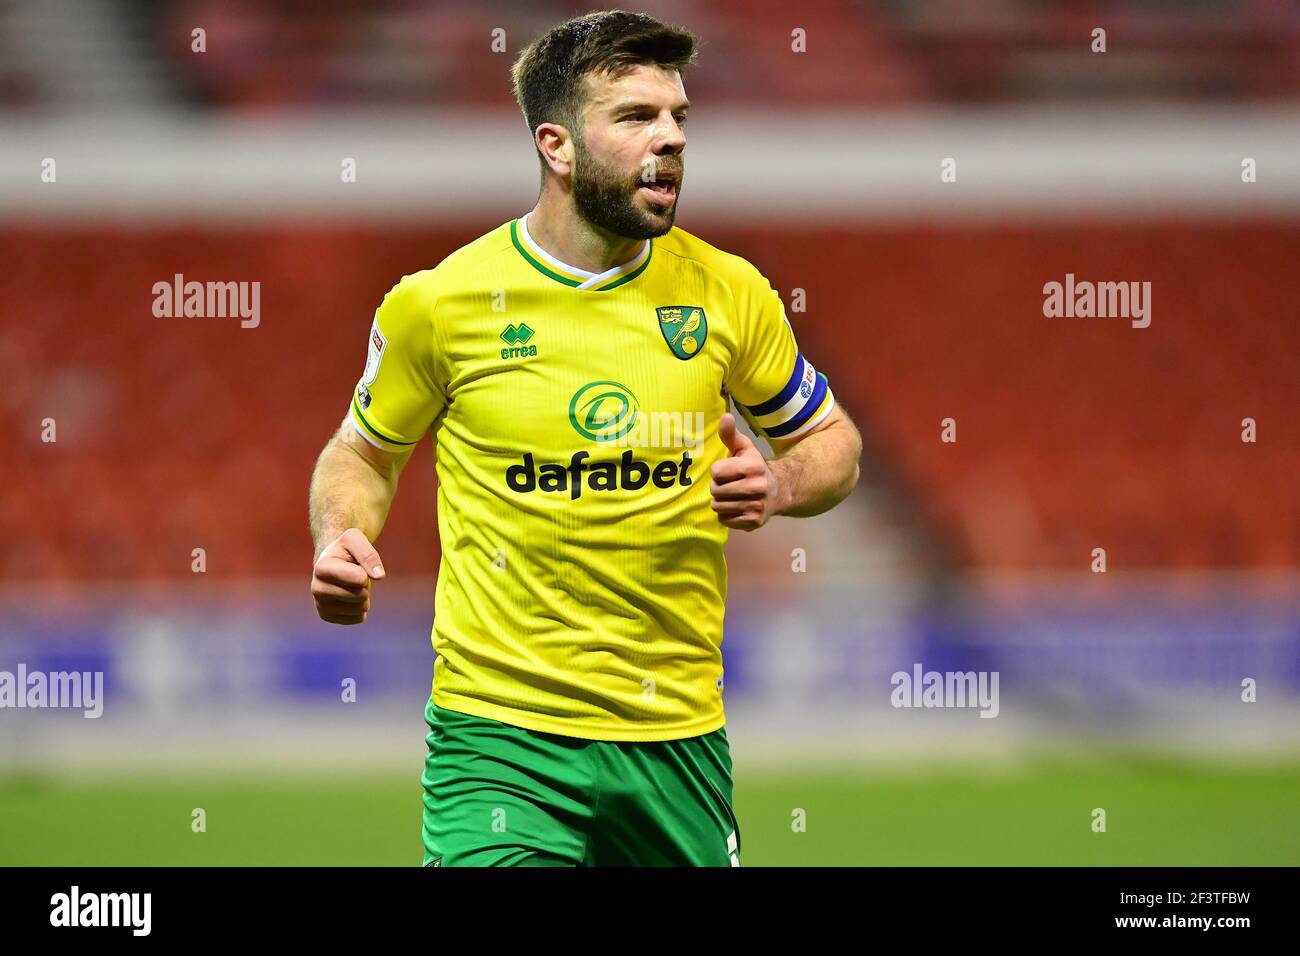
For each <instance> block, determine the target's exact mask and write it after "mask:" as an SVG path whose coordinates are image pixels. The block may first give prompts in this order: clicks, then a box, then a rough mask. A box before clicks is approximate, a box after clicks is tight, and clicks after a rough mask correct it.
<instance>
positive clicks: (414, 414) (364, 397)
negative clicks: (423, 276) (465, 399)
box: [352, 273, 446, 451]
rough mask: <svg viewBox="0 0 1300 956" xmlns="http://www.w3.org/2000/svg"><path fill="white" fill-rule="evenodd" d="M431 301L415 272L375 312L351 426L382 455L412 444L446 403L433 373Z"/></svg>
mask: <svg viewBox="0 0 1300 956" xmlns="http://www.w3.org/2000/svg"><path fill="white" fill-rule="evenodd" d="M435 304H436V297H435V296H434V295H433V294H432V293H431V292H430V290H429V289H428V286H427V283H422V282H421V281H420V279H419V274H418V273H417V274H415V275H409V276H406V277H404V278H403V279H402V280H401V281H400V282H398V283H397V285H395V286H394V287H393V288H392V289H391V290H390V291H389V293H388V294H387V295H386V296H384V301H383V302H382V303H381V304H380V306H379V309H378V310H377V311H376V312H375V319H374V322H373V323H371V326H370V340H369V342H368V344H367V353H366V367H365V370H364V371H363V372H362V373H361V380H360V381H359V382H357V387H356V391H354V392H353V394H352V424H353V426H354V427H355V428H356V430H357V432H358V433H360V435H361V437H362V438H364V439H365V440H366V441H368V442H370V444H372V445H375V446H376V447H378V448H382V449H385V450H386V451H403V450H405V449H407V448H409V447H410V446H412V445H414V444H416V443H417V442H418V441H419V440H420V439H421V438H422V437H423V436H424V434H425V432H427V431H428V430H429V427H430V426H431V425H432V424H433V420H434V419H435V418H436V417H437V416H438V413H439V412H441V411H442V409H443V407H444V406H445V405H446V399H445V397H444V394H443V390H442V389H441V387H440V386H439V384H438V381H437V378H436V375H435V366H436V363H435V361H434V357H435V356H434V335H433V313H434V305H435Z"/></svg>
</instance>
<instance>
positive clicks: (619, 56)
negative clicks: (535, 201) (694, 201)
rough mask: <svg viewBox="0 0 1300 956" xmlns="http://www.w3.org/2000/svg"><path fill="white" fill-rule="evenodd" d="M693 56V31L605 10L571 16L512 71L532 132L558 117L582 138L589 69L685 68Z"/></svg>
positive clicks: (525, 54)
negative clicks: (635, 67) (634, 67)
mask: <svg viewBox="0 0 1300 956" xmlns="http://www.w3.org/2000/svg"><path fill="white" fill-rule="evenodd" d="M694 59H695V37H694V36H693V35H692V34H691V33H690V32H689V31H687V30H683V29H682V28H680V27H674V26H668V25H667V24H664V23H661V22H660V21H658V20H656V19H655V18H654V17H652V16H649V15H647V14H644V13H628V12H626V11H624V10H600V11H597V12H596V13H588V14H586V15H585V16H581V17H574V18H573V19H572V20H566V21H565V22H564V23H561V24H559V25H558V26H555V27H552V28H551V29H550V30H548V31H547V32H546V33H544V34H542V35H541V36H540V37H538V38H537V39H536V40H534V41H533V42H532V43H530V44H528V46H527V47H525V48H524V51H523V52H522V53H520V54H519V58H518V59H517V60H515V63H514V66H513V67H511V70H510V75H511V78H512V79H513V80H514V88H515V99H516V100H518V101H519V108H520V109H521V110H523V112H524V121H525V122H527V123H528V131H529V132H530V133H534V134H535V133H536V132H537V127H539V126H541V125H542V124H543V123H556V124H558V125H560V126H563V127H564V128H565V129H567V130H568V131H569V132H570V133H572V134H573V135H574V136H575V137H578V138H579V139H581V137H582V122H581V120H582V110H583V106H584V99H585V95H586V90H585V78H586V77H587V76H588V75H591V74H609V75H612V76H617V75H618V74H619V73H622V72H624V71H625V70H627V69H628V68H630V67H633V66H638V65H649V66H659V67H663V68H664V69H667V70H677V71H679V72H682V71H685V69H686V67H688V66H689V65H690V64H691V63H692V62H693V61H694ZM539 157H540V153H539ZM543 165H545V161H543Z"/></svg>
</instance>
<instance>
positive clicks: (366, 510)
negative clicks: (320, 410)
mask: <svg viewBox="0 0 1300 956" xmlns="http://www.w3.org/2000/svg"><path fill="white" fill-rule="evenodd" d="M351 427H352V426H351V424H346V423H345V424H344V426H343V430H341V432H340V434H346V429H349V428H351ZM340 434H336V435H335V436H334V437H333V438H331V439H330V440H329V442H328V443H327V444H326V445H325V449H324V450H323V451H322V452H321V454H320V458H319V459H317V461H316V469H315V471H313V472H312V476H311V496H310V497H311V501H310V513H311V536H312V541H313V542H314V543H315V552H316V554H317V555H319V554H320V552H321V549H322V548H324V547H325V546H326V545H327V544H329V543H330V542H331V541H333V540H334V539H335V538H337V537H338V536H339V535H340V534H342V533H343V532H344V531H346V530H347V529H348V528H357V529H359V530H360V531H361V533H362V534H364V535H365V536H366V538H367V540H369V541H374V540H375V539H376V538H378V537H379V532H380V531H382V530H383V527H384V522H385V521H386V520H387V519H388V509H389V508H390V507H391V506H392V503H393V496H394V495H395V494H396V493H397V476H398V474H399V473H400V472H401V468H400V467H399V466H397V465H381V464H377V463H375V462H372V461H370V460H368V459H367V458H366V457H365V456H364V455H363V454H362V453H361V452H360V451H358V450H357V448H356V446H355V445H354V444H353V443H352V442H348V441H344V440H342V438H340ZM355 441H361V439H360V438H356V439H355Z"/></svg>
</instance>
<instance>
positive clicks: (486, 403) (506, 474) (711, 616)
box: [352, 216, 835, 741]
mask: <svg viewBox="0 0 1300 956" xmlns="http://www.w3.org/2000/svg"><path fill="white" fill-rule="evenodd" d="M527 218H528V217H527V216H525V217H524V218H523V219H520V220H513V221H511V222H508V223H505V224H504V225H502V226H499V227H498V228H496V229H494V230H492V231H491V232H489V233H488V234H487V235H485V236H482V237H480V238H479V239H477V240H475V241H474V242H471V243H469V244H468V245H466V246H464V247H462V248H461V249H458V250H457V251H456V252H454V253H452V254H451V255H450V256H448V257H447V258H446V259H444V260H443V261H442V262H441V263H440V264H439V265H438V266H437V267H436V268H433V269H429V270H426V271H423V272H417V273H415V274H413V275H408V276H405V277H404V278H403V279H402V280H401V281H400V282H399V283H398V284H397V285H396V286H395V287H394V288H393V289H392V290H391V291H390V292H389V293H388V295H387V296H385V298H384V301H383V303H382V305H380V307H379V309H378V311H377V312H376V314H375V318H374V323H373V325H372V326H371V329H370V342H369V354H368V360H367V362H366V367H365V371H364V373H363V375H362V378H361V381H360V382H359V383H358V384H357V388H356V391H355V393H354V395H353V400H352V421H353V424H354V426H355V427H356V429H357V430H358V431H359V432H360V434H361V435H362V436H363V437H364V438H365V439H366V440H367V441H369V442H371V443H372V444H374V445H377V446H379V447H381V448H386V449H390V450H398V449H402V448H404V447H407V446H410V445H412V444H415V443H416V442H418V441H419V440H420V439H421V438H422V437H423V436H424V435H425V434H426V433H428V432H429V431H430V430H432V432H433V436H434V442H435V445H436V453H437V474H438V483H439V485H438V530H439V534H440V536H441V540H442V564H441V568H440V570H439V573H438V582H437V588H436V593H435V598H434V622H433V646H434V650H435V652H436V653H437V660H436V662H435V665H434V682H433V699H434V702H435V703H436V704H438V706H440V707H445V708H448V709H450V710H455V711H460V712H462V713H466V714H473V715H476V716H480V717H487V718H491V719H494V720H499V721H502V722H504V723H507V724H512V725H515V726H518V727H524V728H527V729H530V730H538V731H544V732H548V733H556V734H564V735H568V736H573V737H584V738H589V739H595V740H630V741H637V740H639V741H647V740H672V739H677V738H683V737H693V736H698V735H700V734H705V733H709V732H711V731H713V730H716V729H717V728H718V727H720V726H722V724H723V707H722V683H723V681H722V653H721V644H722V623H723V613H724V609H725V607H724V606H725V602H726V597H727V566H726V563H725V561H724V560H723V544H724V543H725V541H726V538H727V532H728V529H727V528H726V527H725V526H724V525H722V524H721V523H720V522H719V521H718V518H717V515H716V514H715V513H714V511H713V510H712V508H711V507H710V502H711V500H712V499H711V495H710V493H709V484H710V481H711V475H710V467H711V466H712V464H713V463H714V462H715V461H717V460H719V459H720V458H724V457H726V454H727V450H726V447H725V446H724V445H723V443H722V441H721V439H720V438H719V437H718V423H719V419H720V418H721V416H722V414H723V413H724V412H725V411H727V408H728V398H729V397H730V398H731V399H733V400H734V401H735V403H736V405H737V408H738V410H739V411H740V412H741V414H742V415H744V416H745V418H746V419H747V420H748V421H749V422H750V424H751V425H752V426H754V427H756V428H758V429H761V430H762V431H763V432H764V433H766V434H767V435H769V436H772V437H793V436H797V435H799V434H801V433H803V432H805V431H807V430H808V429H811V428H813V427H814V426H815V425H817V424H818V423H819V422H821V421H822V420H823V419H824V418H825V417H826V415H828V414H829V413H830V411H831V409H832V408H833V407H834V403H835V399H834V397H833V396H832V394H831V391H830V388H829V387H828V385H827V382H826V378H825V376H824V375H821V374H820V373H818V372H816V371H815V370H814V368H813V366H812V365H811V363H809V362H808V361H806V360H805V359H804V358H803V357H802V356H801V355H800V354H799V350H798V347H797V346H796V344H795V337H794V331H793V329H792V328H791V326H790V323H789V321H788V320H787V319H786V317H785V310H784V308H783V307H782V303H781V299H780V297H779V296H778V295H777V293H776V292H775V291H774V290H773V288H772V287H771V285H770V283H768V281H767V280H766V279H765V278H764V277H763V276H762V275H761V274H760V273H759V272H758V270H757V269H755V268H754V267H753V266H752V265H750V264H749V263H748V262H746V261H745V260H744V259H741V258H739V257H738V256H734V255H730V254H728V253H725V252H722V251H720V250H718V249H715V248H714V247H712V246H710V245H709V244H708V243H706V242H703V241H702V240H700V239H698V238H696V237H695V236H692V235H691V234H689V233H687V232H684V231H683V230H681V229H676V228H674V229H672V230H671V231H670V232H668V233H667V234H666V235H664V236H662V237H660V238H658V239H653V240H647V241H646V243H645V244H644V245H643V247H642V248H641V250H640V252H639V254H638V255H637V256H636V257H634V258H633V259H632V260H630V261H629V262H627V263H626V264H624V265H622V266H619V267H616V268H614V269H610V270H608V271H607V272H604V273H601V274H599V275H593V274H591V273H589V272H584V271H582V270H580V269H575V268H573V267H571V266H568V265H565V264H564V263H561V262H559V261H557V260H555V259H554V258H553V257H551V256H549V255H547V254H546V252H545V251H543V250H542V249H541V248H540V247H539V246H537V244H536V243H535V242H533V240H532V239H531V238H530V237H529V235H528V231H527Z"/></svg>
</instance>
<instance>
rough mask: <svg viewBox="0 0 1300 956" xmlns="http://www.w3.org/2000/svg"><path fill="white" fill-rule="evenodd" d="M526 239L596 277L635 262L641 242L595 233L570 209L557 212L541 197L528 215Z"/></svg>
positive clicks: (603, 231) (598, 231)
mask: <svg viewBox="0 0 1300 956" xmlns="http://www.w3.org/2000/svg"><path fill="white" fill-rule="evenodd" d="M528 235H529V236H530V237H531V238H532V240H533V242H535V243H537V244H538V245H539V246H541V247H542V249H544V250H545V251H546V252H547V253H548V254H550V255H551V256H554V257H555V258H556V259H558V260H560V262H563V263H567V264H568V265H571V266H576V267H577V268H579V269H585V270H586V271H587V272H591V273H594V274H597V275H599V274H600V273H602V272H606V271H608V270H610V269H613V268H614V267H616V266H621V265H623V264H624V263H625V262H629V261H631V260H632V259H635V258H636V256H637V254H638V253H640V251H641V249H642V247H643V246H644V245H645V240H644V239H628V238H626V237H625V236H616V235H614V234H613V233H610V232H606V231H605V230H603V229H597V228H596V227H595V226H593V225H591V223H589V222H587V221H586V220H585V219H583V218H582V217H581V216H579V215H578V214H577V213H576V212H574V211H573V208H572V206H571V205H569V206H568V208H557V204H556V203H555V202H550V201H548V197H546V196H543V197H542V198H541V199H540V200H538V202H537V205H536V206H534V207H533V211H532V212H530V213H529V214H528Z"/></svg>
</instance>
